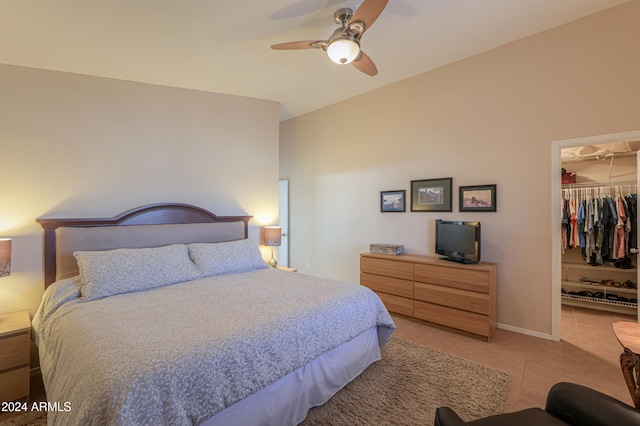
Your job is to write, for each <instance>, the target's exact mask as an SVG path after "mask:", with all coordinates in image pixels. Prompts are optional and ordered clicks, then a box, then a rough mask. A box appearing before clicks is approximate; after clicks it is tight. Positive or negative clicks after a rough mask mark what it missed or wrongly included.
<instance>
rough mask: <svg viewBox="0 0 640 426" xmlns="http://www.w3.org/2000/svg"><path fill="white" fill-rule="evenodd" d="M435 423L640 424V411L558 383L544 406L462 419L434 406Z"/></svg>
mask: <svg viewBox="0 0 640 426" xmlns="http://www.w3.org/2000/svg"><path fill="white" fill-rule="evenodd" d="M434 424H435V426H464V425H471V426H545V425H551V426H556V425H557V426H567V425H574V426H622V425H624V426H634V425H638V426H640V411H639V410H636V409H635V408H633V407H631V406H629V405H627V404H625V403H623V402H621V401H618V400H617V399H614V398H611V397H610V396H607V395H605V394H603V393H600V392H598V391H596V390H593V389H590V388H587V387H585V386H581V385H577V384H574V383H565V382H562V383H558V384H556V385H554V386H553V387H552V388H551V390H549V394H548V396H547V404H546V407H545V409H544V410H543V409H541V408H529V409H526V410H522V411H517V412H514V413H506V414H498V415H495V416H491V417H486V418H484V419H479V420H474V421H471V422H468V423H466V422H464V421H463V420H462V419H461V418H460V417H459V416H458V415H457V414H456V413H455V411H453V410H452V409H451V408H449V407H440V408H438V409H436V419H435V423H434Z"/></svg>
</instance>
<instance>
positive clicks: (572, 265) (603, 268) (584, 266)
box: [562, 262, 637, 274]
mask: <svg viewBox="0 0 640 426" xmlns="http://www.w3.org/2000/svg"><path fill="white" fill-rule="evenodd" d="M562 265H563V266H566V267H568V268H573V269H584V270H588V271H605V272H624V273H629V274H635V273H637V269H636V268H632V269H622V268H616V267H615V266H605V265H599V266H593V265H589V264H588V263H573V262H562Z"/></svg>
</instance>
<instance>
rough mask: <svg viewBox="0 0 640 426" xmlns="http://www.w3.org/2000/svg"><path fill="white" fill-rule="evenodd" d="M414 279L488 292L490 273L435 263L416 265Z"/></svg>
mask: <svg viewBox="0 0 640 426" xmlns="http://www.w3.org/2000/svg"><path fill="white" fill-rule="evenodd" d="M415 276H416V278H415V280H416V281H419V282H423V283H429V284H437V285H442V286H447V287H453V288H460V289H464V290H471V291H477V292H481V293H489V287H490V285H489V283H490V273H489V272H488V271H484V270H477V269H472V266H470V267H469V268H450V267H446V266H437V265H420V264H417V265H416V270H415Z"/></svg>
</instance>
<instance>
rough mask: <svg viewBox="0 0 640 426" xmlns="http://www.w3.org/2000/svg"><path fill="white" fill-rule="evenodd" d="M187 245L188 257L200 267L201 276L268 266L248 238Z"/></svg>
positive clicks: (232, 272)
mask: <svg viewBox="0 0 640 426" xmlns="http://www.w3.org/2000/svg"><path fill="white" fill-rule="evenodd" d="M188 247H189V257H191V260H192V261H193V263H195V264H196V266H197V267H198V269H200V272H202V276H203V277H211V276H213V275H222V274H234V273H237V272H247V271H253V270H256V269H265V268H268V267H269V265H267V263H266V262H265V261H264V259H263V258H262V253H261V252H260V248H259V247H258V245H257V244H256V243H255V242H254V241H252V240H248V239H245V240H237V241H229V242H223V243H193V244H189V245H188Z"/></svg>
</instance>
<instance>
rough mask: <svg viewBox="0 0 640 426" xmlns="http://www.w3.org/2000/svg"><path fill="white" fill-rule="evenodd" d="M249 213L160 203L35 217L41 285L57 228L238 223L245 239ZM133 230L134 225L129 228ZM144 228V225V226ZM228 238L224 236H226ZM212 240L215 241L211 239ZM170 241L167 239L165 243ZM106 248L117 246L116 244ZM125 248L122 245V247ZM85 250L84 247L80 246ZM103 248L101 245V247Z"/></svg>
mask: <svg viewBox="0 0 640 426" xmlns="http://www.w3.org/2000/svg"><path fill="white" fill-rule="evenodd" d="M252 217H253V216H217V215H215V214H213V213H211V212H209V211H207V210H205V209H202V208H200V207H196V206H192V205H189V204H177V203H161V204H151V205H147V206H142V207H137V208H135V209H132V210H128V211H126V212H124V213H122V214H120V215H118V216H115V217H111V218H99V219H88V218H80V219H47V218H39V219H36V222H38V223H39V224H40V225H41V226H42V227H43V228H44V284H45V288H46V287H47V286H49V284H51V283H53V282H54V281H55V280H56V277H57V275H56V268H57V264H58V256H57V253H56V252H57V248H58V242H57V241H56V239H57V237H56V235H57V232H56V231H57V230H58V228H96V227H100V228H105V227H119V226H133V225H181V224H205V223H223V222H241V225H242V226H241V228H240V229H241V230H240V232H239V234H238V235H237V238H236V239H241V238H247V235H248V230H249V221H250V220H251V218H252ZM131 229H134V228H131ZM145 229H146V228H145ZM226 238H227V239H228V237H226ZM176 242H182V243H184V242H200V241H176ZM212 242H215V241H212ZM169 243H171V242H169ZM110 244H112V245H114V246H112V247H108V248H120V247H117V243H114V242H110ZM125 247H126V246H125ZM82 249H86V248H82ZM102 249H104V248H102Z"/></svg>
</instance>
